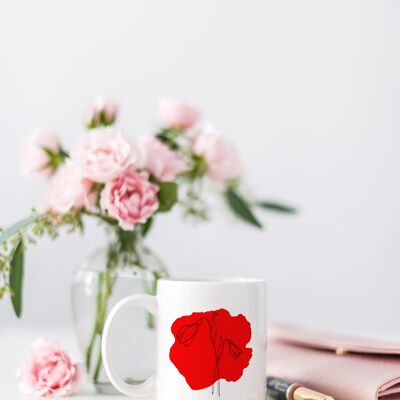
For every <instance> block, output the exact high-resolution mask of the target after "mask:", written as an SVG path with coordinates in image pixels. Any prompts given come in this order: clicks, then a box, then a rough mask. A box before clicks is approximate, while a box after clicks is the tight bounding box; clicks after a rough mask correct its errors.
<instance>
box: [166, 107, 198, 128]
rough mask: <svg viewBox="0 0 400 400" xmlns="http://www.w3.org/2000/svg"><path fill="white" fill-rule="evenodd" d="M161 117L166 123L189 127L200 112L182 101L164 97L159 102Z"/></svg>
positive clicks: (170, 125) (172, 125)
mask: <svg viewBox="0 0 400 400" xmlns="http://www.w3.org/2000/svg"><path fill="white" fill-rule="evenodd" d="M159 108H160V118H161V121H162V123H163V124H164V125H166V126H168V127H175V128H178V129H182V130H184V129H188V128H190V127H192V126H193V125H194V124H195V122H196V121H197V120H198V118H199V116H200V113H199V111H198V110H197V109H195V108H194V107H191V106H189V105H187V104H185V103H183V102H181V101H177V100H172V99H162V100H161V101H160V103H159Z"/></svg>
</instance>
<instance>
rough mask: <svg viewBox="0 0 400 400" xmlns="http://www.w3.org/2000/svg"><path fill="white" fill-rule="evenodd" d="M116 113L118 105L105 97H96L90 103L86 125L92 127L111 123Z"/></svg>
mask: <svg viewBox="0 0 400 400" xmlns="http://www.w3.org/2000/svg"><path fill="white" fill-rule="evenodd" d="M117 114H118V106H117V104H116V103H115V102H113V101H111V100H110V99H108V98H106V97H98V98H97V99H96V100H95V101H94V104H93V105H92V107H91V109H90V111H89V115H88V118H87V125H88V126H89V127H90V128H94V127H97V126H100V125H111V124H112V123H113V122H114V121H115V119H116V118H117Z"/></svg>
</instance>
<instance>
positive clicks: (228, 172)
mask: <svg viewBox="0 0 400 400" xmlns="http://www.w3.org/2000/svg"><path fill="white" fill-rule="evenodd" d="M192 151H193V153H194V154H196V155H200V156H203V157H204V159H205V161H206V163H207V175H208V176H209V177H210V178H211V179H214V180H216V181H218V182H227V181H229V180H231V179H235V178H237V177H239V176H240V175H241V173H242V164H241V162H240V159H239V156H238V154H237V152H236V150H235V148H234V147H233V146H232V144H231V143H229V142H228V141H226V140H225V138H224V137H223V136H222V135H221V134H220V133H219V132H218V131H217V130H216V129H215V128H214V127H212V126H208V127H206V128H204V129H203V130H201V131H200V132H198V133H197V134H196V135H195V136H194V137H193V142H192Z"/></svg>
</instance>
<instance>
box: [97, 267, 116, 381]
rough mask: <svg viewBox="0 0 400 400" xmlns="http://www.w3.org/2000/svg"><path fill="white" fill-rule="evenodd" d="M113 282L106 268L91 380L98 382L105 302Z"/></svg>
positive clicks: (105, 311)
mask: <svg viewBox="0 0 400 400" xmlns="http://www.w3.org/2000/svg"><path fill="white" fill-rule="evenodd" d="M114 282H115V280H112V279H111V271H110V270H107V271H106V272H105V282H104V294H103V301H102V303H101V306H100V312H99V314H98V321H97V322H98V323H97V335H98V336H99V351H98V356H97V363H96V368H95V370H94V374H93V382H95V383H96V382H98V379H99V374H100V369H101V360H102V357H101V339H102V335H103V327H104V321H105V317H106V313H107V303H108V299H109V298H110V295H111V289H112V285H113V283H114Z"/></svg>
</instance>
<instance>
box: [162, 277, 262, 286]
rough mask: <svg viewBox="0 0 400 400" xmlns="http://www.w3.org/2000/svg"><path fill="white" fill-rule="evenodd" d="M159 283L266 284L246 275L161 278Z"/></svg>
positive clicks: (259, 279) (260, 279)
mask: <svg viewBox="0 0 400 400" xmlns="http://www.w3.org/2000/svg"><path fill="white" fill-rule="evenodd" d="M158 282H159V283H170V284H174V283H175V284H180V283H181V284H199V285H207V284H209V285H224V284H225V285H226V284H249V283H250V284H251V283H261V284H265V280H264V279H262V278H246V277H212V278H160V279H159V280H158Z"/></svg>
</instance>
